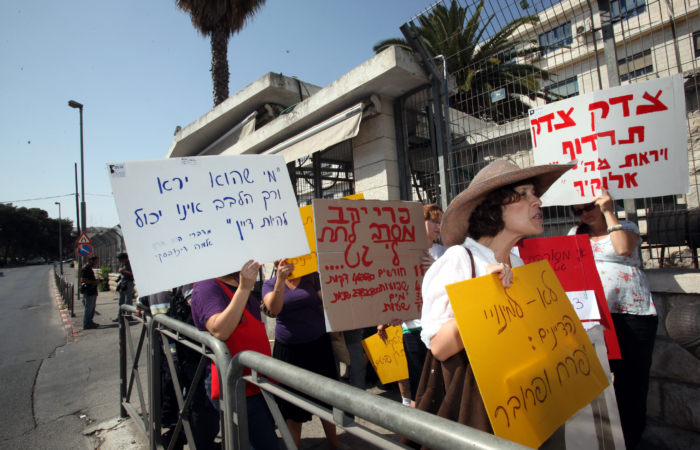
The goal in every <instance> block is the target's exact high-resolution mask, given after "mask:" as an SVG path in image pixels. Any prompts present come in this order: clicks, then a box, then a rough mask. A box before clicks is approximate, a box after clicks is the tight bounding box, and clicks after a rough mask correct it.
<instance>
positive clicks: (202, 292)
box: [190, 278, 260, 331]
mask: <svg viewBox="0 0 700 450" xmlns="http://www.w3.org/2000/svg"><path fill="white" fill-rule="evenodd" d="M224 284H226V286H227V287H228V288H229V289H230V290H231V292H233V293H234V294H235V293H236V290H237V289H238V288H236V287H234V286H231V285H230V284H228V283H224ZM229 303H231V299H229V298H228V295H227V294H226V291H224V289H223V288H222V287H221V285H220V284H219V283H218V282H217V281H216V280H215V279H213V278H212V279H210V280H204V281H199V282H197V283H195V285H194V289H193V290H192V301H191V303H190V305H191V306H192V319H193V320H194V326H196V327H197V329H199V330H200V331H208V330H207V328H206V327H205V324H206V323H207V320H209V318H210V317H211V316H213V315H214V314H220V313H222V312H224V310H225V309H226V308H227V307H228V305H229ZM246 309H247V310H248V312H249V313H251V314H252V315H253V317H255V318H256V319H258V320H260V303H259V302H258V300H257V299H256V298H255V297H253V296H252V295H250V296H248V304H247V305H246Z"/></svg>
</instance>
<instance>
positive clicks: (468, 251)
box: [464, 247, 476, 278]
mask: <svg viewBox="0 0 700 450" xmlns="http://www.w3.org/2000/svg"><path fill="white" fill-rule="evenodd" d="M464 249H465V250H466V251H467V253H468V254H469V261H470V262H471V263H472V278H476V266H474V255H473V254H472V251H471V250H469V249H468V248H467V247H464Z"/></svg>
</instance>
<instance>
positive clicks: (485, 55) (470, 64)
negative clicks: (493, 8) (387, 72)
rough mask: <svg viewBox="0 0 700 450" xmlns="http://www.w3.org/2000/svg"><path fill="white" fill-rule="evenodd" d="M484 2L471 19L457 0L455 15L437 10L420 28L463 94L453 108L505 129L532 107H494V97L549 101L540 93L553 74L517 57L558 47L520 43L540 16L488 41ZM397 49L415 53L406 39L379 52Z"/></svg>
mask: <svg viewBox="0 0 700 450" xmlns="http://www.w3.org/2000/svg"><path fill="white" fill-rule="evenodd" d="M483 8H484V0H481V2H480V3H479V4H478V6H477V7H476V10H475V12H474V14H473V15H472V16H471V17H469V18H468V17H467V14H468V11H467V8H463V7H461V6H460V5H459V4H458V3H457V1H456V0H453V1H452V3H451V5H450V7H449V9H448V8H446V7H445V6H444V5H442V4H440V5H436V6H435V7H434V8H433V10H432V11H431V12H430V13H429V14H427V15H422V16H420V17H419V19H418V20H419V22H420V25H419V26H417V27H416V28H417V29H418V32H419V34H420V35H421V36H422V37H423V41H424V42H425V44H426V47H427V48H428V51H429V52H430V53H431V54H432V56H438V55H444V56H445V57H446V58H447V66H448V69H449V70H450V72H452V73H453V74H454V75H455V77H456V79H457V84H458V90H459V92H458V94H457V95H455V96H454V97H452V98H450V104H451V105H452V107H453V108H456V109H459V110H461V111H463V112H466V113H467V114H470V115H473V116H477V117H481V118H484V119H487V120H493V121H495V122H498V123H504V122H506V121H508V120H512V119H514V118H518V117H522V116H523V115H524V114H526V113H527V111H528V109H530V108H531V106H530V105H528V104H527V103H525V102H523V101H521V100H520V97H518V96H512V95H511V96H509V97H510V99H508V100H507V101H506V100H502V101H500V102H497V103H492V102H491V95H490V94H491V92H493V91H496V90H499V89H505V91H506V92H507V93H508V94H520V95H523V96H527V97H528V98H530V99H531V100H535V98H537V97H540V98H545V99H547V98H549V99H550V100H551V95H550V94H544V93H543V92H541V90H540V85H539V80H549V79H550V73H549V72H547V71H546V70H543V69H540V68H539V67H536V66H534V65H532V64H525V63H518V62H517V61H516V59H515V58H516V57H524V56H526V55H530V54H533V53H536V52H539V51H542V50H546V49H550V48H561V47H562V46H560V45H555V46H539V45H537V44H538V42H537V40H536V39H519V38H514V37H513V33H514V32H515V30H517V29H518V27H520V26H522V25H526V24H531V25H536V24H538V23H539V17H538V16H537V15H531V16H526V17H521V18H518V19H515V20H512V21H511V22H509V23H507V24H506V25H505V26H504V27H503V28H501V29H500V30H499V31H498V32H496V33H495V34H494V35H493V36H491V37H490V38H488V39H485V40H483V41H482V38H483V37H484V34H485V33H487V29H488V27H489V25H490V24H491V22H492V21H493V19H494V17H495V14H493V15H491V16H490V17H489V18H488V20H486V22H485V23H483V25H482V26H479V25H480V22H481V20H480V19H481V13H482V10H483ZM392 45H397V46H399V47H402V48H403V49H405V50H407V51H409V52H412V51H413V50H412V49H411V47H410V45H409V44H408V42H407V41H406V40H405V39H402V38H392V39H387V40H384V41H380V42H378V43H377V44H376V45H375V46H374V47H373V50H374V51H375V53H380V52H382V51H384V50H385V49H386V48H388V47H390V46H392ZM518 49H519V50H518Z"/></svg>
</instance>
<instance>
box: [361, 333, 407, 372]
mask: <svg viewBox="0 0 700 450" xmlns="http://www.w3.org/2000/svg"><path fill="white" fill-rule="evenodd" d="M385 331H386V334H387V337H388V338H387V340H386V341H383V340H382V338H380V337H379V335H378V334H375V335H374V336H370V337H368V338H367V339H365V340H364V341H362V347H364V349H365V353H367V358H369V360H370V362H371V363H372V367H373V368H374V371H375V372H377V375H378V376H379V379H380V380H381V382H382V384H389V383H393V382H394V381H399V380H405V379H406V378H408V362H407V361H406V353H405V352H404V349H403V328H401V327H400V326H398V327H389V328H387V329H386V330H385Z"/></svg>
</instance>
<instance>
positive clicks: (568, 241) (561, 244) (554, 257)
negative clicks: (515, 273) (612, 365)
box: [517, 234, 620, 359]
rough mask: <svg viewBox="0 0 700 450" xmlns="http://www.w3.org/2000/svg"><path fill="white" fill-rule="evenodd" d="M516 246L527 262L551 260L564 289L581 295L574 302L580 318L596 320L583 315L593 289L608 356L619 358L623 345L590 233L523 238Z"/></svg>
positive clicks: (589, 306) (575, 296)
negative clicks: (616, 327)
mask: <svg viewBox="0 0 700 450" xmlns="http://www.w3.org/2000/svg"><path fill="white" fill-rule="evenodd" d="M517 247H518V250H519V252H520V257H521V258H522V259H523V261H524V262H525V264H530V263H533V262H537V261H543V260H547V261H549V264H551V266H552V268H553V269H554V273H555V274H556V275H557V278H558V279H559V282H560V283H561V285H562V287H563V288H564V290H565V291H566V292H567V293H572V294H573V295H574V300H576V299H577V298H578V301H573V303H574V309H575V310H576V312H577V314H579V318H580V319H581V320H596V319H593V318H591V317H585V318H584V317H581V313H582V312H583V311H591V310H592V309H593V308H592V307H591V305H590V299H589V298H588V294H587V293H588V292H591V291H592V292H593V293H594V294H595V297H594V300H595V302H596V306H597V308H596V309H597V311H598V314H599V315H600V318H599V319H597V320H598V321H600V323H601V325H603V327H605V343H606V345H607V347H608V358H610V359H620V345H619V344H618V342H617V335H616V333H615V327H614V326H613V323H612V316H611V315H610V309H609V308H608V302H607V300H606V299H605V290H604V289H603V283H602V282H601V281H600V275H599V274H598V269H597V268H596V265H595V259H594V258H593V249H591V243H590V241H589V239H588V235H580V234H579V235H574V236H556V237H548V238H534V239H523V240H521V241H519V242H518V246H517ZM574 293H575V294H574ZM577 296H578V297H577ZM586 305H587V306H586Z"/></svg>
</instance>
